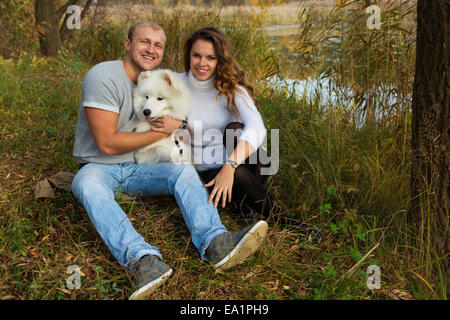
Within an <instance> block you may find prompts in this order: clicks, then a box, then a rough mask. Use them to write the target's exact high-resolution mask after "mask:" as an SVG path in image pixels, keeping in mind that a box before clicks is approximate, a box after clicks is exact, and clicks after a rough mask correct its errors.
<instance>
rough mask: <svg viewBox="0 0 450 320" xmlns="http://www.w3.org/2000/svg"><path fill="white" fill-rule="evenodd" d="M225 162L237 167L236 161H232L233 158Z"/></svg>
mask: <svg viewBox="0 0 450 320" xmlns="http://www.w3.org/2000/svg"><path fill="white" fill-rule="evenodd" d="M225 163H229V164H231V166H232V167H233V168H235V169H236V168H237V167H238V166H239V165H238V164H237V162H236V161H233V160H227V161H226V162H225Z"/></svg>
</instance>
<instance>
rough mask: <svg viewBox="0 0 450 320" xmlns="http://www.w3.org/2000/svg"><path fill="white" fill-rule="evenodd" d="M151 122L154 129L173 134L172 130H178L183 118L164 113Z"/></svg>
mask: <svg viewBox="0 0 450 320" xmlns="http://www.w3.org/2000/svg"><path fill="white" fill-rule="evenodd" d="M149 122H150V124H151V125H152V131H155V132H162V133H167V134H171V133H172V132H174V131H176V130H177V129H178V128H179V127H180V126H181V124H182V121H181V120H178V119H175V118H172V117H171V116H168V115H164V116H162V117H159V118H156V119H155V120H153V121H149Z"/></svg>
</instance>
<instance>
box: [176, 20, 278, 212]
mask: <svg viewBox="0 0 450 320" xmlns="http://www.w3.org/2000/svg"><path fill="white" fill-rule="evenodd" d="M184 65H185V71H186V73H185V74H184V75H183V76H184V77H185V79H186V81H187V83H188V86H189V88H190V90H191V111H190V113H189V115H188V128H189V131H190V133H191V137H192V140H191V141H192V147H193V151H194V163H195V164H196V169H197V171H198V173H199V175H200V177H201V178H202V180H203V182H204V183H205V187H207V188H208V189H209V190H210V197H209V202H210V203H211V202H214V206H215V207H217V205H219V203H221V204H222V207H225V205H226V202H227V201H228V202H231V200H233V202H235V203H236V204H237V205H238V206H239V208H240V209H241V213H243V214H244V215H245V216H246V217H248V216H249V215H250V216H253V213H254V211H256V212H258V213H261V214H263V215H264V216H266V217H268V216H269V215H270V213H271V209H272V207H273V201H272V200H271V197H270V195H269V194H268V192H267V190H266V189H265V188H264V187H263V185H262V184H263V182H264V180H265V179H266V178H267V175H261V167H262V165H261V161H260V156H261V155H262V154H263V152H262V151H263V150H260V149H258V148H262V146H261V144H262V142H263V140H264V137H265V134H266V129H265V128H264V123H263V120H262V118H261V115H260V113H259V112H258V110H257V108H256V99H255V97H254V95H253V88H252V87H251V86H250V85H249V84H248V83H247V82H246V80H245V76H244V71H243V70H242V69H241V68H240V67H239V65H238V64H237V63H236V61H235V59H234V57H233V55H232V51H231V46H230V43H229V41H228V39H227V38H226V36H225V34H224V33H222V32H221V31H220V30H218V29H216V28H204V29H201V30H198V31H197V32H195V33H194V34H193V35H192V36H191V37H190V38H189V39H188V40H187V42H186V44H185V52H184ZM227 129H232V130H231V131H230V130H227ZM237 129H240V130H237ZM236 131H237V132H236ZM239 131H240V132H241V133H240V134H239ZM230 133H231V134H230ZM232 133H237V136H238V137H237V138H235V136H234V134H232ZM233 140H234V141H233ZM227 145H229V147H228V148H227V149H226V148H225V147H226V146H227ZM230 146H231V147H230ZM255 151H256V154H254V155H253V156H252V157H250V159H249V156H250V155H252V154H253V153H254V152H255ZM264 154H265V153H264ZM255 155H257V157H256V158H257V161H254V158H255ZM249 160H253V161H249ZM252 162H253V164H252ZM255 162H256V163H255Z"/></svg>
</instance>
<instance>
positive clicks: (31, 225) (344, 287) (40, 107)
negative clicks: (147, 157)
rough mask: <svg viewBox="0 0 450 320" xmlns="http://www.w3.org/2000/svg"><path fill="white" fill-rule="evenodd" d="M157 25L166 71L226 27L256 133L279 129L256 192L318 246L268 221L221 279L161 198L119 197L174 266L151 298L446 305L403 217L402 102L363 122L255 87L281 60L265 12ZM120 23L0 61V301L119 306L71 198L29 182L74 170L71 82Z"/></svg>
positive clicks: (436, 271) (438, 263) (76, 85)
mask: <svg viewBox="0 0 450 320" xmlns="http://www.w3.org/2000/svg"><path fill="white" fill-rule="evenodd" d="M327 10H328V9H327ZM148 14H149V15H151V14H155V13H151V12H150V13H148ZM314 14H317V15H318V14H319V13H317V12H316V13H314ZM188 16H189V17H190V19H186V17H188ZM155 17H156V16H155ZM230 17H231V16H230ZM249 17H250V18H249ZM156 18H157V17H156ZM319 18H320V17H319ZM319 18H317V19H319ZM322 18H323V17H322ZM322 18H321V19H322ZM159 19H161V21H160V23H161V24H162V25H163V27H164V28H165V30H166V32H167V35H168V39H171V40H170V41H171V42H170V43H169V44H168V48H167V51H166V52H165V58H164V59H165V63H166V65H165V66H166V67H168V66H171V67H172V66H173V69H176V70H178V71H180V68H181V65H182V64H181V60H180V58H181V54H180V52H179V48H180V44H182V43H183V42H184V38H183V37H185V36H187V35H186V34H187V33H189V32H188V31H189V30H194V29H197V28H199V27H202V26H205V25H208V24H217V25H219V26H221V27H223V28H224V29H225V30H226V31H227V34H228V35H229V37H230V39H231V40H232V42H233V47H234V48H235V52H236V55H237V56H238V59H239V61H240V63H241V65H243V66H244V68H245V69H246V70H247V71H248V72H249V74H250V78H251V79H252V81H253V82H254V83H257V84H258V85H257V87H256V88H257V98H258V101H259V108H260V111H261V114H262V115H263V118H264V121H265V124H266V126H267V128H268V129H279V130H280V170H279V172H278V174H277V175H275V176H273V177H272V178H271V179H270V180H269V182H268V185H267V186H268V187H269V188H270V189H271V192H272V193H273V195H274V196H275V198H276V199H277V200H278V201H279V203H280V205H281V206H282V207H283V208H284V210H285V211H286V214H288V215H289V217H290V218H291V219H293V220H297V221H301V222H305V223H308V224H310V225H313V226H315V227H316V228H317V229H319V230H320V231H321V233H322V234H323V237H322V239H321V241H320V242H315V241H313V239H312V238H311V237H310V236H309V235H308V234H305V233H304V231H303V230H302V229H301V228H299V227H298V225H295V224H294V225H281V224H279V223H277V221H270V230H269V234H268V237H267V240H266V242H265V244H264V246H263V247H262V248H261V249H260V250H259V251H257V253H256V254H255V255H254V256H252V257H251V258H250V259H248V260H247V261H246V262H245V263H244V264H242V265H240V266H238V267H236V268H234V269H232V270H231V271H230V272H227V273H219V274H215V273H214V271H213V270H212V268H211V266H209V265H208V264H207V263H205V262H202V261H201V260H200V259H199V256H198V253H197V251H196V249H195V248H194V246H193V245H192V243H191V241H190V237H189V232H188V230H187V228H186V227H185V224H184V221H183V219H182V217H181V212H180V210H179V209H178V207H177V205H176V203H175V201H174V199H173V198H172V197H160V198H152V199H147V198H146V199H141V198H130V197H127V196H126V195H121V196H119V197H118V202H119V203H120V205H121V206H122V208H123V209H124V210H125V211H126V212H127V214H128V216H129V217H130V219H131V221H132V223H133V225H134V226H135V227H136V229H137V230H138V231H139V232H140V233H141V234H142V235H143V236H144V237H145V238H146V240H148V241H149V243H151V244H152V245H155V246H157V247H158V248H159V249H160V250H161V253H162V255H163V256H164V258H165V261H166V262H167V263H168V264H169V265H170V266H171V267H172V268H173V269H174V274H173V276H172V278H171V279H170V281H168V282H167V284H166V285H165V286H164V287H163V288H162V289H161V290H158V291H157V292H155V293H154V295H153V297H152V298H154V299H199V300H203V299H284V300H287V299H364V300H365V299H445V298H446V297H447V291H446V285H447V281H448V271H447V270H445V268H444V265H443V260H444V259H445V256H444V257H442V256H439V255H438V254H436V253H434V252H433V250H432V248H430V247H426V245H418V244H420V241H417V238H418V236H417V232H416V230H417V228H415V226H414V225H412V224H411V223H410V222H409V221H408V219H407V214H406V213H407V211H408V205H409V170H410V164H409V162H408V159H409V145H410V142H409V139H410V138H409V137H410V123H409V122H410V120H409V119H410V117H409V111H408V107H407V105H406V106H405V107H404V109H402V112H400V113H397V114H396V117H392V118H385V119H383V120H382V121H379V122H377V123H376V125H373V126H364V125H363V126H361V125H360V124H358V123H357V122H355V121H354V117H355V114H354V113H353V109H352V106H351V105H349V104H345V103H344V104H342V105H333V106H331V107H330V106H329V105H326V104H324V103H323V102H322V101H320V99H318V98H314V97H312V98H310V97H297V96H295V95H294V94H293V93H292V92H291V91H289V89H287V88H286V89H284V90H283V89H282V90H278V91H276V90H274V89H272V88H271V87H269V86H267V85H265V83H264V81H261V79H264V78H266V77H267V76H268V75H270V74H274V73H278V72H280V71H282V70H280V69H281V68H283V65H281V64H280V60H279V57H278V51H276V50H273V49H270V41H269V40H268V39H267V37H266V35H265V34H264V33H263V32H261V31H260V29H259V28H260V27H261V26H262V25H264V21H265V20H264V14H261V15H260V14H250V15H248V14H247V13H245V12H244V13H240V14H239V15H236V16H235V17H234V18H231V19H228V18H227V19H225V18H223V17H221V16H218V15H217V14H215V13H214V12H212V11H209V10H207V9H205V10H203V11H201V10H200V11H198V12H197V13H196V14H195V15H193V14H191V13H189V12H186V11H183V10H179V11H177V10H175V11H170V12H165V13H161V14H160V15H159ZM125 25H126V23H125V22H124V21H121V22H120V21H119V22H117V21H116V23H115V24H107V25H92V26H90V27H89V26H88V27H86V29H84V30H81V31H80V34H76V35H74V37H73V38H72V39H70V41H69V42H68V43H67V44H66V47H65V48H64V50H62V51H61V53H60V55H59V56H58V57H57V58H48V59H46V58H42V57H39V56H38V55H36V54H35V53H34V51H33V50H31V51H22V52H20V53H18V54H17V55H16V56H15V58H14V59H10V60H0V92H1V95H0V128H1V129H0V135H1V144H0V153H1V154H2V158H1V159H0V211H1V212H2V215H0V268H1V269H0V273H1V274H2V277H1V278H0V299H126V298H127V297H128V296H129V295H130V294H131V292H132V291H133V287H132V281H131V278H130V277H129V275H128V274H127V273H126V272H125V270H124V269H123V268H122V267H120V265H119V264H118V263H117V262H116V261H115V259H114V258H113V256H112V255H111V254H110V253H109V252H108V250H107V248H106V246H105V245H104V244H103V243H102V241H101V240H100V238H99V237H98V235H97V233H96V231H95V229H94V228H93V226H92V224H91V223H90V221H89V219H88V217H87V214H86V212H85V210H84V209H83V208H82V207H81V205H80V204H79V203H78V201H77V200H76V199H75V198H74V196H73V195H72V194H71V193H69V192H65V191H59V192H58V193H57V196H56V198H53V199H45V200H35V199H34V197H33V188H34V186H35V185H36V183H37V182H39V181H41V180H42V179H44V178H46V177H49V176H51V175H52V174H54V173H57V172H59V171H72V172H75V171H76V162H75V160H74V158H73V157H72V155H71V153H72V146H73V137H74V133H75V124H76V119H77V112H78V104H79V99H80V86H81V80H82V77H83V76H84V74H85V73H86V72H87V70H89V68H90V67H91V66H92V65H93V64H95V63H96V62H98V61H102V60H107V59H114V58H117V57H120V56H121V54H122V48H121V46H120V44H121V37H122V36H123V33H124V30H126V29H125ZM179 30H187V31H186V34H185V33H180V32H178V31H179ZM319 31H320V30H319ZM81 32H84V33H81ZM314 32H316V31H314ZM355 32H357V31H355ZM80 35H81V36H80ZM311 36H312V37H311V38H310V39H316V38H317V37H318V34H317V33H314V34H311ZM243 39H244V41H243ZM303 39H308V38H307V37H306V38H303ZM299 41H300V40H299ZM348 41H350V40H348ZM299 43H300V45H304V43H303V44H302V42H299ZM380 43H383V42H380ZM348 44H349V42H347V43H346V45H348ZM312 50H315V48H312ZM318 52H320V50H319V51H318ZM325 52H328V51H325ZM374 52H375V51H374ZM412 52H414V51H413V50H407V51H405V53H404V54H403V55H400V56H398V57H397V58H398V59H400V60H399V62H398V63H400V64H401V65H405V64H407V63H408V61H409V62H411V60H410V59H412ZM373 54H374V55H376V53H373ZM325 58H326V57H322V59H325ZM321 62H323V61H321ZM262 66H265V68H262ZM342 66H344V64H342ZM344 69H345V68H344ZM390 77H391V75H389V79H388V80H392V79H393V78H390ZM395 80H396V81H397V82H395V83H396V88H400V85H402V87H401V88H402V89H401V90H402V92H403V93H405V94H407V93H408V85H409V83H408V77H404V78H402V79H395ZM406 103H407V100H406ZM269 144H270V141H269ZM269 150H270V148H269ZM220 214H221V218H222V221H223V222H224V224H225V225H226V226H227V227H228V228H229V229H231V230H236V229H238V228H240V227H241V226H242V225H241V221H240V220H239V219H238V218H237V217H235V216H234V215H233V210H232V209H225V210H222V209H221V210H220ZM419 240H420V239H419ZM368 253H370V254H368ZM424 254H426V255H427V256H428V258H427V259H424V258H423V257H424ZM71 265H78V266H80V267H81V272H82V274H81V289H80V290H68V289H67V287H66V279H67V278H68V277H69V274H68V273H67V272H66V271H67V268H68V267H69V266H71ZM370 265H377V266H379V267H380V269H381V289H380V290H369V289H367V287H366V280H367V274H366V269H367V267H368V266H370ZM350 271H351V272H350Z"/></svg>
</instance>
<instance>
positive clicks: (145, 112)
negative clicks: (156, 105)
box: [142, 109, 152, 117]
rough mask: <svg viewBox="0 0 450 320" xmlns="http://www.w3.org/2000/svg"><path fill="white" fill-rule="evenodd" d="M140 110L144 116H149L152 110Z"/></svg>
mask: <svg viewBox="0 0 450 320" xmlns="http://www.w3.org/2000/svg"><path fill="white" fill-rule="evenodd" d="M142 112H143V113H144V116H146V117H149V116H150V114H151V113H152V112H151V111H150V109H144V111H142Z"/></svg>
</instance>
